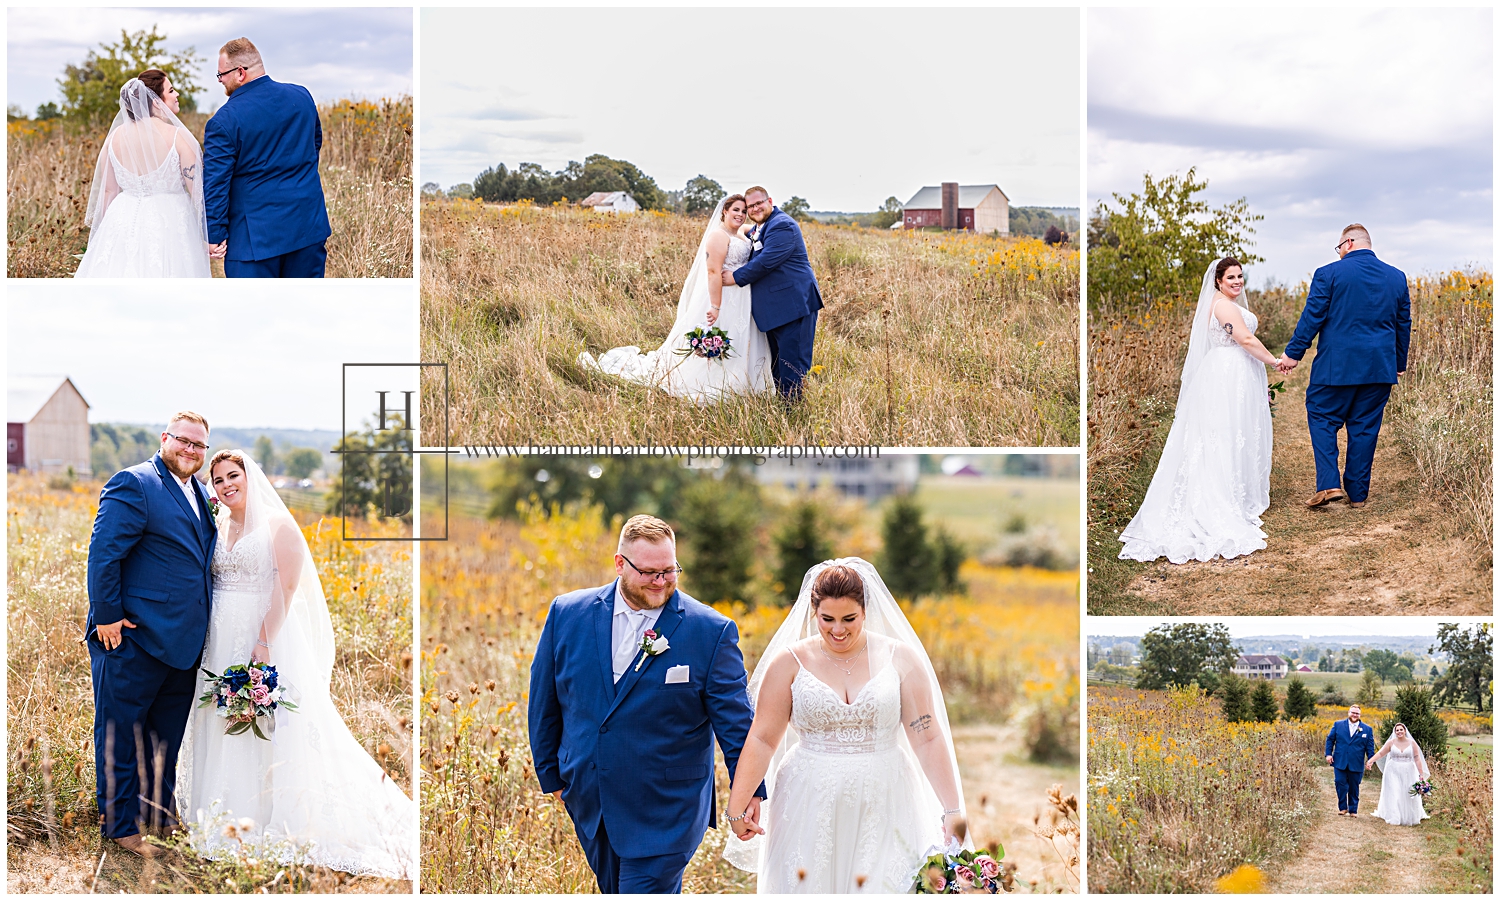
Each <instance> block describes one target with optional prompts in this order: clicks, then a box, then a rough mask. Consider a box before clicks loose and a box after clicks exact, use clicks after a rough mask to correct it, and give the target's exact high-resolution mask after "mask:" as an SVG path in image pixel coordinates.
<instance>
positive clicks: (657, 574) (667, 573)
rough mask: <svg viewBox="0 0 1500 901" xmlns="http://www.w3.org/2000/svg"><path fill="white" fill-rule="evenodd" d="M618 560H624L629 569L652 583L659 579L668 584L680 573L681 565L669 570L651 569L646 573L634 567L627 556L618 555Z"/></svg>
mask: <svg viewBox="0 0 1500 901" xmlns="http://www.w3.org/2000/svg"><path fill="white" fill-rule="evenodd" d="M620 559H621V560H624V561H625V562H626V563H630V568H631V569H633V570H635V571H636V572H638V573H640V574H641V575H643V576H645V577H646V578H647V579H650V580H651V581H652V582H655V581H656V580H657V579H661V580H662V581H663V582H668V581H671V580H672V578H673V577H674V576H676V575H677V574H678V573H680V572H682V565H681V564H678V565H677V566H674V567H672V568H671V569H653V570H650V571H647V570H644V569H641V568H640V567H639V566H636V565H635V564H634V563H631V562H630V558H629V557H627V556H625V555H624V554H621V555H620Z"/></svg>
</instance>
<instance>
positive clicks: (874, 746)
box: [791, 659, 901, 754]
mask: <svg viewBox="0 0 1500 901" xmlns="http://www.w3.org/2000/svg"><path fill="white" fill-rule="evenodd" d="M791 725H792V728H793V729H796V730H797V738H798V740H799V741H800V742H801V743H802V746H803V747H806V748H809V749H812V750H816V751H827V752H831V753H836V754H868V753H873V752H875V751H884V750H887V749H889V748H893V747H895V746H896V739H897V737H898V735H899V731H898V730H899V729H900V726H901V678H900V674H899V673H898V672H897V670H896V668H895V667H894V666H891V665H889V662H887V665H886V667H885V668H884V669H882V670H881V671H880V672H878V673H876V674H875V676H874V677H873V678H871V679H870V681H869V682H867V683H865V686H864V688H861V689H860V691H859V694H858V695H856V696H855V698H854V701H853V702H852V703H849V704H845V703H844V699H843V698H841V697H839V696H838V693H837V692H835V691H834V690H833V689H832V688H830V687H829V686H828V685H827V684H826V683H825V682H823V681H822V680H820V679H819V678H818V677H817V676H814V675H813V674H812V673H811V672H808V670H807V668H806V667H804V666H802V661H801V660H800V659H799V660H798V661H797V676H796V678H795V679H793V680H792V719H791Z"/></svg>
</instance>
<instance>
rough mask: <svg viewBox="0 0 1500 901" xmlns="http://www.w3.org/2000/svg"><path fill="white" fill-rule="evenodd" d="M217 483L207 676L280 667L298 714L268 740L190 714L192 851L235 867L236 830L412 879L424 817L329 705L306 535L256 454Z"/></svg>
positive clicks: (232, 463) (329, 629)
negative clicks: (229, 858)
mask: <svg viewBox="0 0 1500 901" xmlns="http://www.w3.org/2000/svg"><path fill="white" fill-rule="evenodd" d="M208 472H209V479H210V481H211V483H212V485H213V491H212V492H211V493H212V494H213V495H214V496H215V497H217V498H218V501H219V503H220V505H221V506H220V508H219V509H218V510H217V511H216V518H217V524H218V528H219V540H218V544H217V546H216V547H215V549H214V558H213V564H212V571H213V581H214V590H213V603H212V608H211V610H210V616H209V626H208V639H207V642H206V643H205V646H204V649H203V662H202V664H201V665H202V667H203V668H204V669H207V670H210V671H212V672H214V673H222V672H223V671H224V670H225V668H227V667H229V666H232V665H235V664H244V663H248V662H250V661H251V660H255V661H261V662H265V663H270V664H272V665H274V666H275V667H276V670H277V675H278V676H279V678H280V681H281V683H282V684H283V685H286V686H288V687H289V693H290V696H291V698H292V700H294V701H295V702H296V703H297V709H296V710H295V711H289V710H278V711H277V712H276V715H275V723H274V730H275V731H274V732H273V733H272V735H271V740H270V741H266V740H263V739H260V738H257V737H256V736H255V735H254V734H253V733H250V732H242V733H240V734H239V735H226V734H225V732H224V728H225V720H223V719H220V718H219V717H218V716H216V715H215V713H214V709H213V708H212V707H197V708H195V709H194V710H193V713H192V716H191V717H190V718H189V720H188V727H187V734H186V736H185V738H184V741H183V745H182V752H181V754H180V755H179V757H178V765H177V786H178V791H177V798H178V807H179V811H178V813H179V819H180V820H181V821H182V822H183V823H184V824H185V825H187V826H188V828H189V835H190V841H191V842H192V844H193V847H194V848H195V849H196V850H197V851H198V852H199V853H201V854H203V855H205V856H208V857H219V856H226V855H228V854H231V853H232V852H233V851H234V850H235V848H236V847H237V846H238V839H237V838H236V837H235V835H234V834H233V833H236V832H237V834H238V835H240V836H245V835H246V834H247V833H248V835H249V837H251V838H264V839H266V840H268V841H272V842H285V843H286V845H287V847H288V853H290V847H291V846H293V845H295V846H300V848H301V849H302V850H303V851H304V852H305V855H304V859H305V861H306V862H307V863H310V864H314V865H318V866H324V867H329V868H332V869H336V870H342V871H344V872H347V873H353V874H356V875H374V876H382V877H387V878H397V879H412V878H415V875H416V870H417V865H416V841H417V839H416V808H415V806H414V805H413V803H412V801H411V800H410V799H409V798H407V796H406V795H405V794H403V793H402V791H401V789H400V788H399V787H398V786H397V785H396V784H395V783H394V782H392V781H391V779H390V778H389V777H388V776H387V775H386V773H385V771H384V770H383V769H381V767H380V765H379V764H378V763H376V762H375V760H374V759H372V758H371V757H370V755H369V754H367V753H366V752H365V749H364V748H362V747H361V746H360V745H359V742H358V741H356V740H355V738H354V736H353V735H351V734H350V732H349V729H348V727H347V726H345V725H344V721H343V719H342V718H341V717H340V716H339V713H338V711H337V710H336V709H335V708H334V706H333V701H332V699H331V698H330V696H329V687H328V683H329V679H330V678H331V675H332V669H333V658H334V646H333V626H332V623H331V621H330V619H329V616H328V606H327V604H326V603H325V601H324V599H323V589H322V585H321V583H320V582H319V579H318V573H317V570H316V569H315V568H314V565H313V559H312V554H311V552H310V551H309V550H308V547H307V541H306V539H304V538H303V536H302V530H301V528H299V527H298V525H297V523H296V521H295V520H294V519H292V516H291V514H290V513H288V512H287V509H286V505H285V504H284V503H282V501H281V498H280V497H279V496H277V494H276V490H275V489H274V488H272V487H271V483H270V482H269V481H267V479H266V476H265V474H264V473H262V472H261V470H260V467H258V466H256V465H255V461H254V460H252V459H250V456H249V455H248V454H246V453H244V452H243V451H231V450H222V451H219V452H218V453H216V454H214V457H213V460H212V461H210V463H209V470H208ZM245 819H249V820H253V821H254V826H253V827H250V826H249V824H245V823H243V820H245ZM225 823H235V824H240V825H241V828H240V829H239V830H228V829H225V828H224V824H225Z"/></svg>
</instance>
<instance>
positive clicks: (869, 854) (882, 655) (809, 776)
mask: <svg viewBox="0 0 1500 901" xmlns="http://www.w3.org/2000/svg"><path fill="white" fill-rule="evenodd" d="M878 638H879V636H871V637H870V641H871V647H872V651H871V657H870V662H871V664H872V665H874V664H877V663H878V664H880V669H879V670H878V671H877V672H874V674H873V675H872V676H871V678H870V681H869V682H868V683H866V684H865V686H864V688H862V689H861V690H860V692H859V695H858V696H857V697H856V698H855V699H854V701H853V703H849V704H846V703H844V700H843V698H841V697H839V696H838V694H837V693H835V692H834V690H833V689H832V688H830V687H828V685H826V684H825V683H824V682H823V681H822V680H820V679H818V677H817V676H814V675H813V674H812V673H811V672H809V671H808V670H807V669H806V668H805V667H802V666H801V664H802V661H801V660H800V659H798V661H797V664H798V667H799V669H798V671H797V676H796V678H795V679H794V680H793V681H792V720H791V727H790V728H792V729H795V730H796V731H797V739H798V741H797V744H796V746H795V747H793V748H792V749H791V750H790V751H788V752H787V754H786V756H785V758H783V759H782V761H781V764H780V766H779V767H778V768H777V770H776V776H775V784H776V792H775V794H773V795H772V796H771V797H770V799H769V803H768V804H767V810H766V815H765V820H764V823H763V826H764V828H765V830H766V852H765V853H766V856H765V860H764V862H763V863H762V864H761V867H760V870H759V872H760V880H759V883H758V884H757V887H756V891H758V892H760V893H773V894H785V893H792V892H799V893H807V892H811V893H816V894H832V893H843V892H854V891H866V892H900V893H904V892H908V891H910V890H911V885H912V877H913V875H914V874H915V872H916V869H917V865H918V864H919V863H920V862H921V861H922V860H923V859H924V858H925V857H926V855H927V851H928V850H929V849H932V848H935V847H940V846H941V845H942V844H943V829H942V817H943V806H942V805H941V804H940V803H938V800H937V796H936V795H934V794H933V793H932V791H931V789H929V788H928V787H927V779H926V777H925V776H923V775H922V771H921V769H920V767H919V766H918V764H917V761H916V759H915V758H913V757H912V755H911V752H910V751H908V750H906V749H905V748H904V747H902V746H901V742H900V737H901V736H900V731H901V678H900V674H899V672H898V671H897V669H896V668H895V667H894V666H892V665H891V655H892V652H893V650H894V645H893V644H892V643H891V642H889V641H881V642H878V645H877V639H878ZM794 656H795V654H794ZM872 671H873V670H872ZM799 873H800V874H802V875H801V876H800V877H799V875H798V874H799ZM860 876H864V877H866V881H865V883H864V886H863V888H861V887H860V885H859V881H858V877H860Z"/></svg>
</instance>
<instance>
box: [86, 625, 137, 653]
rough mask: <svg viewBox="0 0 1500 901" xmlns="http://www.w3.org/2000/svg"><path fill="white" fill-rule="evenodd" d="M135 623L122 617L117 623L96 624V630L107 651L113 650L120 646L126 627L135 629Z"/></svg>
mask: <svg viewBox="0 0 1500 901" xmlns="http://www.w3.org/2000/svg"><path fill="white" fill-rule="evenodd" d="M134 628H135V623H133V622H131V621H130V620H128V619H122V620H120V621H119V622H117V623H110V624H109V625H107V626H95V627H94V632H95V633H97V634H98V636H99V643H100V644H102V645H104V649H105V650H106V651H113V650H114V649H115V648H117V647H119V646H120V640H121V638H122V637H123V636H124V634H125V632H124V629H134Z"/></svg>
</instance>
